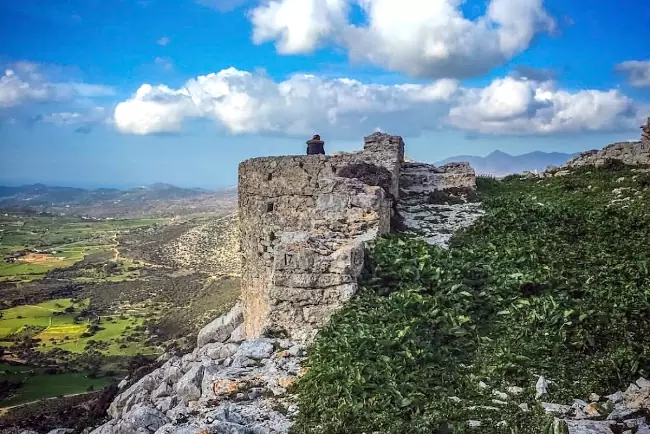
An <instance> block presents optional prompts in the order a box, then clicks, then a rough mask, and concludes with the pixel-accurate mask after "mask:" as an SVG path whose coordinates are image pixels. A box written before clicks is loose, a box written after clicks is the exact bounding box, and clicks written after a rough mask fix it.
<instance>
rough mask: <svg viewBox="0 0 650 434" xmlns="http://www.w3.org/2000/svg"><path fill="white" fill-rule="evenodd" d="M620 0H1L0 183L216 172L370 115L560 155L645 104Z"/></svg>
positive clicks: (412, 133) (347, 140)
mask: <svg viewBox="0 0 650 434" xmlns="http://www.w3.org/2000/svg"><path fill="white" fill-rule="evenodd" d="M648 22H650V3H648V2H643V1H639V0H620V1H617V2H613V1H611V2H610V1H608V2H605V1H602V2H593V1H586V0H578V1H571V2H567V1H560V0H546V1H542V0H491V1H474V0H468V1H466V2H464V3H460V2H458V1H457V0H399V1H396V0H363V1H360V0H329V1H325V0H274V1H270V2H269V1H261V2H258V1H252V0H251V1H247V0H198V1H196V0H176V1H171V0H120V1H115V2H110V3H107V2H102V1H98V0H65V1H64V0H50V1H47V2H45V1H38V2H37V1H32V2H25V1H23V0H3V1H2V2H1V3H0V41H2V43H1V44H0V65H1V66H2V69H0V147H1V149H0V151H1V155H2V158H0V183H2V184H20V183H31V182H45V183H49V184H59V185H76V186H88V187H99V186H117V187H129V186H133V185H141V184H148V183H152V182H157V181H161V182H170V183H174V184H177V185H182V186H202V187H218V186H225V185H232V184H234V183H236V176H237V164H238V162H239V161H241V160H242V159H245V158H250V157H254V156H264V155H280V154H300V153H302V152H303V150H304V141H305V140H306V139H307V138H308V137H309V136H310V135H311V134H314V133H320V134H321V136H322V137H323V138H324V139H325V140H326V149H327V151H328V152H333V151H337V150H348V151H349V150H354V149H356V148H359V147H360V146H361V145H362V137H363V135H367V134H369V133H371V132H373V131H374V130H375V129H381V130H382V131H387V132H389V133H391V134H397V135H402V136H403V137H404V139H405V142H406V145H407V155H409V156H411V157H412V158H417V159H420V160H424V161H436V160H439V159H442V158H445V157H448V156H451V155H456V154H474V155H486V154H488V153H489V152H491V151H493V150H495V149H501V150H503V151H506V152H510V153H514V154H521V153H525V152H529V151H532V150H543V151H561V152H576V151H581V150H585V149H591V148H600V147H602V146H604V145H606V144H607V143H610V142H612V141H618V140H633V139H636V138H637V137H638V136H639V125H641V122H642V120H643V119H644V117H646V116H650V45H648V43H647V41H650V28H649V27H648V26H647V23H648Z"/></svg>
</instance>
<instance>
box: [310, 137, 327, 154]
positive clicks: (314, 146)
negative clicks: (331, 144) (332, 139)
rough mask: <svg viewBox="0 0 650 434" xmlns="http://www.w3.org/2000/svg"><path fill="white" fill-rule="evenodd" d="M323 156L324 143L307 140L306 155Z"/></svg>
mask: <svg viewBox="0 0 650 434" xmlns="http://www.w3.org/2000/svg"><path fill="white" fill-rule="evenodd" d="M318 154H323V155H324V154H325V142H323V141H322V140H307V155H318Z"/></svg>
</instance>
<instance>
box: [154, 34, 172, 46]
mask: <svg viewBox="0 0 650 434" xmlns="http://www.w3.org/2000/svg"><path fill="white" fill-rule="evenodd" d="M170 42H171V39H169V38H168V37H167V36H162V37H161V38H160V39H158V40H157V41H156V44H158V45H160V46H163V47H164V46H166V45H169V43H170Z"/></svg>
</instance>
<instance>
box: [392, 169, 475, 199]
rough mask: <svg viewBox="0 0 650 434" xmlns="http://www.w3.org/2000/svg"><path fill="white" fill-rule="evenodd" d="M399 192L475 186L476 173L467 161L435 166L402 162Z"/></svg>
mask: <svg viewBox="0 0 650 434" xmlns="http://www.w3.org/2000/svg"><path fill="white" fill-rule="evenodd" d="M399 182H400V194H401V195H411V194H425V193H430V192H432V191H434V190H445V189H449V188H461V189H474V188H476V173H475V172H474V169H472V167H471V166H470V165H469V163H449V164H445V165H444V166H440V167H436V166H434V165H432V164H425V163H415V162H409V163H403V164H402V170H401V173H400V179H399Z"/></svg>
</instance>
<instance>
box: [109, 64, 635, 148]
mask: <svg viewBox="0 0 650 434" xmlns="http://www.w3.org/2000/svg"><path fill="white" fill-rule="evenodd" d="M638 113H639V107H638V106H637V105H636V104H635V103H634V101H632V100H631V99H629V98H628V97H626V96H625V95H623V94H621V93H620V92H619V91H617V90H610V91H606V92H605V91H598V90H582V91H578V92H568V91H565V90H561V89H558V88H557V87H556V85H555V83H554V82H552V81H533V80H528V79H525V78H515V77H505V78H501V79H496V80H494V81H493V82H492V83H491V84H490V85H489V86H487V87H485V88H463V87H460V86H459V84H458V82H457V81H455V80H450V79H442V80H437V81H434V82H432V83H430V84H397V85H379V84H364V83H361V82H359V81H356V80H352V79H347V78H340V79H323V78H320V77H317V76H314V75H308V74H296V75H293V76H291V77H289V78H288V79H286V80H284V81H281V82H276V81H274V80H272V79H271V78H269V77H268V76H266V75H263V74H260V73H250V72H246V71H240V70H237V69H235V68H229V69H225V70H222V71H220V72H218V73H212V74H208V75H203V76H199V77H197V78H195V79H191V80H189V81H188V82H187V83H185V85H184V86H182V87H181V88H179V89H172V88H169V87H167V86H164V85H159V86H151V85H149V84H144V85H142V86H141V87H140V89H138V91H137V92H136V93H135V94H134V95H133V96H132V97H131V98H130V99H128V100H126V101H123V102H121V103H120V104H118V105H117V107H116V109H115V112H114V123H115V126H116V128H117V129H118V130H119V131H121V132H123V133H129V134H140V135H145V134H152V133H163V132H178V131H182V128H183V122H184V121H186V120H189V119H208V120H212V121H214V122H215V123H216V124H217V125H218V126H219V127H221V128H223V129H224V130H226V131H228V132H229V133H232V134H269V133H272V134H283V135H289V136H304V135H308V134H312V133H313V132H314V131H318V132H320V133H322V134H326V135H327V136H329V137H332V136H336V137H342V136H345V137H358V136H360V135H362V134H367V133H368V131H372V130H373V129H375V128H376V127H379V128H381V129H382V130H384V131H393V132H395V133H396V134H400V135H404V136H412V135H418V134H420V133H421V132H423V131H425V130H435V129H438V128H445V127H452V128H457V129H462V130H468V131H475V132H480V133H488V134H554V133H563V132H574V131H604V130H617V129H618V130H623V129H625V130H627V129H636V128H638V122H639V119H640V116H639V115H638Z"/></svg>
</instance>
